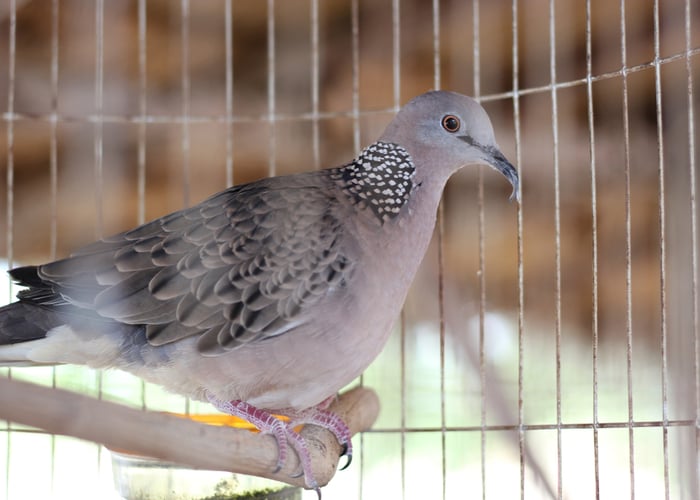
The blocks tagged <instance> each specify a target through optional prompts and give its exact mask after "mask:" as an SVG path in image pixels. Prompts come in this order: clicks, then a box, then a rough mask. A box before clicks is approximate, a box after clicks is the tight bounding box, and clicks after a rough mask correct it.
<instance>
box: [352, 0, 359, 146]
mask: <svg viewBox="0 0 700 500" xmlns="http://www.w3.org/2000/svg"><path fill="white" fill-rule="evenodd" d="M350 9H351V13H350V18H351V21H350V22H351V31H352V147H353V152H354V154H355V155H357V154H358V153H359V152H360V7H359V0H352V3H351V4H350Z"/></svg>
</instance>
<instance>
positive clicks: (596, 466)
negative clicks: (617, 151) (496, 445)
mask: <svg viewBox="0 0 700 500" xmlns="http://www.w3.org/2000/svg"><path fill="white" fill-rule="evenodd" d="M591 46H592V43H591V0H586V108H587V114H588V147H589V161H590V163H589V170H590V175H591V214H592V216H591V237H592V238H591V239H592V273H593V283H592V288H593V291H592V309H593V311H592V318H591V321H592V336H593V340H592V342H593V470H594V474H595V497H596V498H600V460H599V446H598V193H597V186H596V155H595V127H594V121H593V120H594V115H593V74H592V72H593V70H592V68H593V66H592V60H593V58H592V49H591Z"/></svg>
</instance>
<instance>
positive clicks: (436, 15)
mask: <svg viewBox="0 0 700 500" xmlns="http://www.w3.org/2000/svg"><path fill="white" fill-rule="evenodd" d="M441 76H442V72H441V68H440V0H433V86H434V87H435V90H440V88H441V87H442V83H441Z"/></svg>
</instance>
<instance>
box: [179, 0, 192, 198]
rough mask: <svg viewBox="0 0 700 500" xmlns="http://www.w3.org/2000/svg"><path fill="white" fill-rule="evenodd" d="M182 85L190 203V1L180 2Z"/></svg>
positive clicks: (186, 190)
mask: <svg viewBox="0 0 700 500" xmlns="http://www.w3.org/2000/svg"><path fill="white" fill-rule="evenodd" d="M180 35H181V36H180V39H181V58H182V59H181V63H180V64H181V67H180V70H181V75H180V80H181V87H182V146H181V148H182V200H183V205H184V206H186V207H187V206H189V205H190V2H189V0H181V2H180Z"/></svg>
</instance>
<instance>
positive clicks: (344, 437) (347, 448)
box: [283, 396, 352, 470]
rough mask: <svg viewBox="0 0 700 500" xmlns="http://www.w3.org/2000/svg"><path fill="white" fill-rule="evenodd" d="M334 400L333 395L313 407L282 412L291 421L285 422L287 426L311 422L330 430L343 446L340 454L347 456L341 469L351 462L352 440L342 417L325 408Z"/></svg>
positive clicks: (292, 426)
mask: <svg viewBox="0 0 700 500" xmlns="http://www.w3.org/2000/svg"><path fill="white" fill-rule="evenodd" d="M334 400H335V396H331V397H330V398H328V399H325V400H324V401H322V402H321V403H320V404H318V405H316V406H314V407H311V408H308V409H306V410H302V411H299V412H294V411H288V412H286V413H285V412H284V411H283V414H284V415H287V416H289V417H290V418H291V422H289V423H288V424H287V427H288V428H292V429H293V428H294V427H297V426H298V425H303V424H313V425H318V426H319V427H323V428H324V429H327V430H329V431H331V432H332V433H333V435H334V436H335V438H336V439H337V440H338V442H339V443H340V445H341V446H342V447H343V451H342V453H341V454H340V456H343V455H345V456H347V457H348V458H347V462H346V463H345V465H344V466H343V467H341V469H340V470H343V469H347V468H348V466H349V465H350V462H352V440H351V439H350V429H348V426H347V424H346V423H345V422H343V419H341V418H340V417H339V416H338V415H336V414H335V413H333V412H332V411H329V410H328V409H327V408H328V407H329V406H330V404H331V403H332V402H333V401H334Z"/></svg>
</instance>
